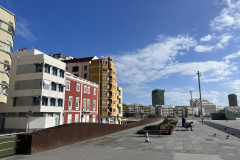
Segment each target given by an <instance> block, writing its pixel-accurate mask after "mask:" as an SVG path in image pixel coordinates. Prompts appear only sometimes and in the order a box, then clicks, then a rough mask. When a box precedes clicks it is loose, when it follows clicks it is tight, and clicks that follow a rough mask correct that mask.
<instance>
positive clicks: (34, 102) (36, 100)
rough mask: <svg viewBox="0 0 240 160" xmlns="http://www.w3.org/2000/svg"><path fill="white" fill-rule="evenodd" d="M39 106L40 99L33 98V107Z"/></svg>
mask: <svg viewBox="0 0 240 160" xmlns="http://www.w3.org/2000/svg"><path fill="white" fill-rule="evenodd" d="M39 104H40V97H33V105H34V106H37V105H39Z"/></svg>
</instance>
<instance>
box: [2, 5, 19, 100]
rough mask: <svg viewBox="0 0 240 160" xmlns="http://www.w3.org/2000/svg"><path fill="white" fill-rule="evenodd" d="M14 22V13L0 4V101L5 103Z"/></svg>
mask: <svg viewBox="0 0 240 160" xmlns="http://www.w3.org/2000/svg"><path fill="white" fill-rule="evenodd" d="M15 23H16V21H15V15H14V14H13V13H11V12H10V11H8V10H6V9H5V8H3V7H1V6H0V103H7V96H8V94H7V92H6V89H7V88H9V79H10V74H9V72H8V71H9V70H10V69H11V62H12V50H13V49H12V48H13V42H14V39H13V36H14V30H15Z"/></svg>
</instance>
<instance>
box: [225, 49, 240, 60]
mask: <svg viewBox="0 0 240 160" xmlns="http://www.w3.org/2000/svg"><path fill="white" fill-rule="evenodd" d="M238 57H240V51H238V52H237V53H233V54H229V55H227V56H226V57H224V58H223V59H224V60H226V61H228V60H230V59H235V58H238ZM228 62H229V61H228Z"/></svg>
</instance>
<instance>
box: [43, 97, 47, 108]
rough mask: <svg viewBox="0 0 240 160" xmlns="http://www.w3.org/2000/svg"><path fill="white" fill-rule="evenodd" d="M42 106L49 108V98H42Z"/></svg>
mask: <svg viewBox="0 0 240 160" xmlns="http://www.w3.org/2000/svg"><path fill="white" fill-rule="evenodd" d="M42 105H43V106H48V98H47V97H42Z"/></svg>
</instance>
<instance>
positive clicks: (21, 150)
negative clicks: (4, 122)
mask: <svg viewBox="0 0 240 160" xmlns="http://www.w3.org/2000/svg"><path fill="white" fill-rule="evenodd" d="M159 120H160V119H158V118H153V119H144V120H141V121H138V122H135V123H131V124H129V125H117V124H101V123H74V124H68V125H67V124H65V125H61V126H57V127H53V128H48V129H45V130H41V131H38V132H35V133H31V134H21V135H19V136H18V140H20V141H19V143H18V146H17V154H35V153H38V152H43V151H46V150H49V149H54V148H57V147H61V146H65V145H69V144H73V143H77V142H81V141H84V140H88V139H92V138H96V137H101V136H105V135H107V134H111V133H114V132H118V131H122V130H125V129H130V128H133V127H138V126H141V125H145V124H148V123H153V122H156V121H159Z"/></svg>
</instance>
